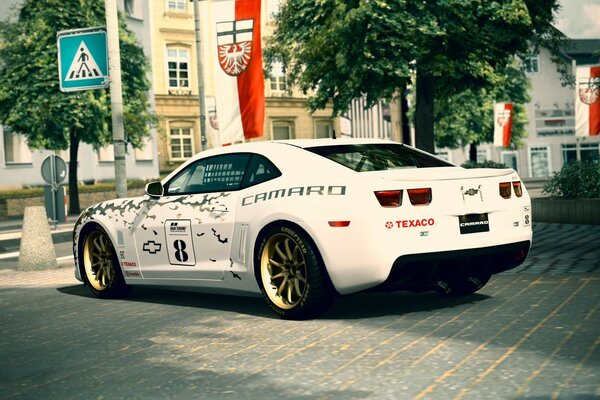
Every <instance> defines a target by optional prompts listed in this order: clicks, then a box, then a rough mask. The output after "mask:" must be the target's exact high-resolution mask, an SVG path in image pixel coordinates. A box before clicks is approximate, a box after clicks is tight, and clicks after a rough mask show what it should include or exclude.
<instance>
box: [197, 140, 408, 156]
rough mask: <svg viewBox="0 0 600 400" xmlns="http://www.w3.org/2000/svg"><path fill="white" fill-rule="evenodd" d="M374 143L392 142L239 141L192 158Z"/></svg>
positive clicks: (388, 141)
mask: <svg viewBox="0 0 600 400" xmlns="http://www.w3.org/2000/svg"><path fill="white" fill-rule="evenodd" d="M376 143H394V144H399V143H396V142H392V141H390V140H385V139H364V138H356V139H354V138H342V139H291V140H269V141H257V142H247V143H239V144H234V145H231V146H224V147H217V148H213V149H209V150H205V151H202V152H200V153H197V154H195V155H194V156H193V157H192V159H193V160H196V159H198V158H204V157H207V156H211V155H218V154H229V153H244V152H259V153H262V152H271V151H273V150H276V149H277V148H278V147H279V146H284V145H287V146H294V147H297V148H301V149H306V148H310V147H318V146H319V147H320V146H336V145H344V144H376Z"/></svg>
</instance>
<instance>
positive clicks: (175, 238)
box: [165, 219, 196, 266]
mask: <svg viewBox="0 0 600 400" xmlns="http://www.w3.org/2000/svg"><path fill="white" fill-rule="evenodd" d="M165 235H166V237H167V255H168V256H169V263H171V265H188V266H192V265H196V255H195V252H194V242H193V241H192V221H191V220H189V219H168V220H166V221H165Z"/></svg>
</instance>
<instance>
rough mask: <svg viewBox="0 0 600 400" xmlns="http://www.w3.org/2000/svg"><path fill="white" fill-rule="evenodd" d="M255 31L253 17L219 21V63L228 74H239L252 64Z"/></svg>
mask: <svg viewBox="0 0 600 400" xmlns="http://www.w3.org/2000/svg"><path fill="white" fill-rule="evenodd" d="M253 32H254V20H252V19H244V20H239V21H227V22H218V23H217V52H218V57H219V64H220V65H221V68H222V69H223V71H225V73H226V74H227V75H230V76H238V75H240V74H242V73H243V72H244V71H246V69H247V68H248V65H250V61H251V60H252V39H253Z"/></svg>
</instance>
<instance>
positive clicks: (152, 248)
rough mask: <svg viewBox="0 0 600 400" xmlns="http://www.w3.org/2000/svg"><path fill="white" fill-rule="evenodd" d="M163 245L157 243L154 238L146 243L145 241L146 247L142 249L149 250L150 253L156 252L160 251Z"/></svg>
mask: <svg viewBox="0 0 600 400" xmlns="http://www.w3.org/2000/svg"><path fill="white" fill-rule="evenodd" d="M161 247H162V245H161V244H160V243H156V242H155V241H154V240H149V241H147V242H146V243H144V247H142V250H144V251H147V252H148V253H150V254H156V253H158V252H159V251H160V248H161Z"/></svg>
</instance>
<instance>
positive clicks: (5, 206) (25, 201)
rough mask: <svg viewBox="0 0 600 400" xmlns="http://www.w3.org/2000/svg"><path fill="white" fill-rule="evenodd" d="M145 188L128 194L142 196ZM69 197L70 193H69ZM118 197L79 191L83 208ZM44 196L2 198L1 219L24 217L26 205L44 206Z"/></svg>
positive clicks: (0, 203)
mask: <svg viewBox="0 0 600 400" xmlns="http://www.w3.org/2000/svg"><path fill="white" fill-rule="evenodd" d="M142 194H144V189H130V190H128V195H129V196H131V197H134V196H141V195H142ZM67 197H68V195H67ZM114 198H116V194H115V191H104V192H79V206H80V207H81V209H82V210H84V209H86V208H87V207H89V206H91V205H94V204H96V203H100V202H101V201H105V200H111V199H114ZM43 205H44V196H43V195H41V196H29V197H15V198H12V199H0V221H6V220H9V219H19V218H23V214H24V212H25V207H30V206H43Z"/></svg>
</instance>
